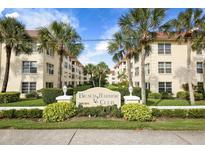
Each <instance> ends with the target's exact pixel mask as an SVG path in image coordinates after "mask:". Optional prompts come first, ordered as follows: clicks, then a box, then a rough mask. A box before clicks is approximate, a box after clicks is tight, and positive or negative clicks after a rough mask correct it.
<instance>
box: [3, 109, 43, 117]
mask: <svg viewBox="0 0 205 154" xmlns="http://www.w3.org/2000/svg"><path fill="white" fill-rule="evenodd" d="M42 113H43V111H42V110H39V109H29V110H26V109H22V110H3V111H1V116H0V117H1V118H9V119H11V118H42Z"/></svg>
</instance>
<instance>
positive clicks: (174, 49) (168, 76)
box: [131, 40, 205, 95]
mask: <svg viewBox="0 0 205 154" xmlns="http://www.w3.org/2000/svg"><path fill="white" fill-rule="evenodd" d="M159 44H170V45H171V53H170V54H159V53H158V50H159V49H158V48H159V47H158V46H159ZM151 48H152V52H151V53H150V55H149V56H147V57H146V60H145V64H147V66H146V67H145V75H146V76H145V78H146V79H145V80H146V82H147V85H146V86H147V88H148V89H150V90H151V91H152V92H159V82H171V91H172V93H173V94H174V95H176V93H177V92H178V91H181V90H183V89H182V84H184V83H187V45H186V44H180V43H178V42H177V41H171V40H170V41H166V40H165V41H162V40H160V41H155V42H153V43H152V44H151ZM204 57H205V54H204V51H202V52H201V54H199V53H198V52H196V51H195V52H192V56H191V74H192V75H191V76H192V82H193V84H194V85H197V83H198V82H203V78H202V75H203V74H202V73H197V62H200V63H202V62H203V60H204ZM131 62H132V65H133V67H132V72H133V73H132V74H133V75H132V79H133V83H134V86H141V83H140V82H141V75H140V72H141V70H140V69H141V66H140V63H141V62H140V58H139V61H135V60H134V59H132V61H131ZM163 62H168V63H169V64H171V72H169V73H160V72H159V63H163ZM136 71H137V72H136Z"/></svg>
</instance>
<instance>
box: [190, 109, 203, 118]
mask: <svg viewBox="0 0 205 154" xmlns="http://www.w3.org/2000/svg"><path fill="white" fill-rule="evenodd" d="M188 117H189V118H205V109H190V110H189V111H188Z"/></svg>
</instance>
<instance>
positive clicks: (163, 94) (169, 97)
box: [161, 92, 173, 99]
mask: <svg viewBox="0 0 205 154" xmlns="http://www.w3.org/2000/svg"><path fill="white" fill-rule="evenodd" d="M161 95H162V97H161V98H162V99H173V96H172V94H170V93H168V92H162V93H161Z"/></svg>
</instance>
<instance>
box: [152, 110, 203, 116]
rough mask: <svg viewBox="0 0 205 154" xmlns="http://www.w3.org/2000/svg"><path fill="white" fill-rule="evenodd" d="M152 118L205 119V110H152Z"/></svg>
mask: <svg viewBox="0 0 205 154" xmlns="http://www.w3.org/2000/svg"><path fill="white" fill-rule="evenodd" d="M152 116H155V117H169V118H174V117H175V118H205V109H156V108H153V109H152Z"/></svg>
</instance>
